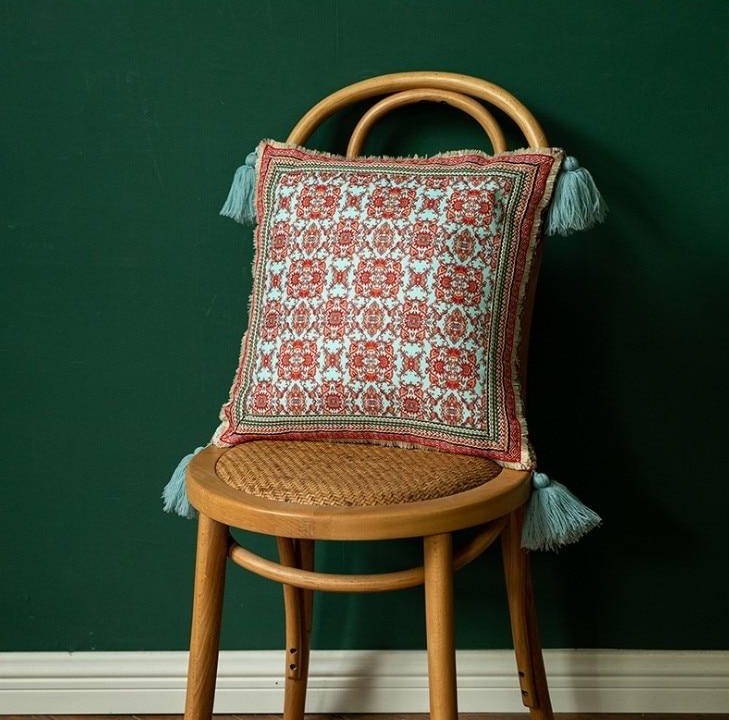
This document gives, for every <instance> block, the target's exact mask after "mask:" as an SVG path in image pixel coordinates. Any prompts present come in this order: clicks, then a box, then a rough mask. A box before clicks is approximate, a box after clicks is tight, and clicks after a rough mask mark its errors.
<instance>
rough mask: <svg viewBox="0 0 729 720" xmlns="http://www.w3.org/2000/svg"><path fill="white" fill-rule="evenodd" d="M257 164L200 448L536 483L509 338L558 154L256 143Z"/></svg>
mask: <svg viewBox="0 0 729 720" xmlns="http://www.w3.org/2000/svg"><path fill="white" fill-rule="evenodd" d="M257 157H258V159H257V165H256V173H257V177H256V183H257V185H256V214H257V218H258V225H257V227H256V230H255V257H254V263H253V290H252V295H251V303H250V312H249V321H248V329H247V332H246V334H245V335H244V337H243V342H242V347H241V355H240V361H239V365H238V370H237V372H236V375H235V378H234V381H233V386H232V388H231V393H230V399H229V401H228V402H227V403H226V404H225V405H224V406H223V409H222V411H221V420H222V423H221V425H220V427H219V428H218V430H217V432H216V433H215V437H214V438H213V443H214V444H216V445H221V446H230V445H235V444H237V443H241V442H246V441H251V440H259V439H279V440H307V439H312V440H314V439H317V440H323V439H332V440H349V441H359V442H375V443H385V444H393V445H402V446H415V447H423V448H432V449H437V450H442V451H448V452H455V453H465V454H470V455H478V456H483V457H488V458H491V459H493V460H495V461H497V462H499V463H500V464H502V465H504V466H506V467H514V468H531V467H533V466H534V457H533V453H532V450H531V447H530V444H529V441H528V436H527V427H526V422H525V419H524V409H523V399H522V395H521V388H520V382H519V367H518V358H519V343H520V325H521V315H522V309H523V306H524V303H525V297H526V290H527V284H528V280H529V272H530V269H531V267H532V264H533V260H534V256H535V250H536V248H537V245H538V242H539V239H540V236H541V222H542V214H543V211H544V210H545V208H546V207H547V205H548V203H549V200H550V196H551V192H552V186H553V183H554V179H555V176H556V173H557V171H558V170H559V166H560V164H561V162H562V157H563V155H562V151H561V150H556V149H539V150H520V151H516V152H512V153H503V154H499V155H494V156H489V155H486V154H484V153H482V152H480V151H475V150H468V151H457V152H449V153H445V154H443V155H437V156H434V157H428V158H376V157H362V158H356V159H346V158H344V157H340V156H334V155H329V154H325V153H321V152H315V151H310V150H306V149H304V148H300V147H296V146H291V145H286V144H282V143H277V142H274V141H264V142H262V143H261V144H260V145H259V147H258V152H257Z"/></svg>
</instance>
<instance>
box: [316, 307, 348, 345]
mask: <svg viewBox="0 0 729 720" xmlns="http://www.w3.org/2000/svg"><path fill="white" fill-rule="evenodd" d="M348 313H349V303H348V302H347V300H345V299H344V298H329V300H327V302H326V305H325V306H324V327H323V328H322V333H323V335H324V337H325V338H327V339H330V340H339V339H341V338H343V337H344V333H345V331H346V328H347V315H348Z"/></svg>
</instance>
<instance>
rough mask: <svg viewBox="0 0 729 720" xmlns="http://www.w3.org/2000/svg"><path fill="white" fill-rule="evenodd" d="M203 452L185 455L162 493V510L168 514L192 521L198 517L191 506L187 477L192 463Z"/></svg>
mask: <svg viewBox="0 0 729 720" xmlns="http://www.w3.org/2000/svg"><path fill="white" fill-rule="evenodd" d="M201 450H202V448H201V447H199V448H197V449H196V450H195V452H193V453H190V454H189V455H185V457H184V458H182V460H180V462H179V464H178V465H177V467H176V468H175V471H174V472H173V473H172V477H171V478H170V481H169V482H168V483H167V485H165V488H164V490H163V491H162V501H163V504H162V509H163V510H164V511H165V512H168V513H175V514H177V515H179V516H180V517H184V518H188V519H192V518H194V517H195V516H196V515H197V512H196V511H195V508H193V507H192V505H190V501H189V500H188V499H187V490H186V489H185V475H186V474H187V466H188V465H189V464H190V461H191V460H192V459H193V458H194V457H195V455H197V454H198V453H199V452H200V451H201Z"/></svg>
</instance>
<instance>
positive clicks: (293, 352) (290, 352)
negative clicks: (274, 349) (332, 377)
mask: <svg viewBox="0 0 729 720" xmlns="http://www.w3.org/2000/svg"><path fill="white" fill-rule="evenodd" d="M318 356H319V353H318V351H317V347H316V342H315V341H314V340H289V341H287V342H283V343H281V352H280V356H279V364H278V367H277V370H278V376H279V377H280V378H281V379H282V380H306V379H311V378H314V377H315V375H316V369H317V358H318Z"/></svg>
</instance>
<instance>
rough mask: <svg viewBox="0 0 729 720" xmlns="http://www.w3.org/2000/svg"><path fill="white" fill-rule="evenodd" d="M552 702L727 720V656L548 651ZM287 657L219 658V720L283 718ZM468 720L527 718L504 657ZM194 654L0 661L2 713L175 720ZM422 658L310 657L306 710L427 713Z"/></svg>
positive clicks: (470, 664) (480, 683)
mask: <svg viewBox="0 0 729 720" xmlns="http://www.w3.org/2000/svg"><path fill="white" fill-rule="evenodd" d="M544 655H545V662H546V665H547V674H548V677H549V685H550V692H551V696H552V703H553V705H554V708H555V710H556V711H557V712H568V713H596V712H610V713H621V712H630V713H641V712H643V713H648V712H650V713H657V712H662V713H673V712H676V713H677V712H684V713H686V712H690V713H699V712H701V713H726V712H728V711H729V652H723V651H722V652H693V651H689V652H686V651H681V652H673V651H669V652H663V651H648V650H645V651H619V650H547V651H545V653H544ZM283 662H284V658H283V653H282V652H277V651H268V650H267V651H246V652H222V653H221V654H220V667H219V672H218V684H217V694H216V701H215V712H218V713H278V712H280V711H281V708H282V702H283V690H282V676H283ZM457 662H458V686H459V691H458V698H459V709H460V710H462V711H463V712H519V711H521V710H523V708H522V706H521V702H520V695H519V689H518V685H517V682H516V678H515V665H514V657H513V654H512V653H511V651H507V650H464V651H459V653H458V661H457ZM186 663H187V653H184V652H122V653H113V652H86V653H0V714H4V715H10V714H34V715H41V714H54V715H61V714H68V713H73V714H117V713H118V714H147V713H148V714H167V713H174V714H178V713H180V712H182V708H183V703H184V692H185V673H186ZM427 706H428V698H427V675H426V661H425V653H424V652H422V651H409V650H403V651H379V650H377V651H356V650H343V651H331V650H318V651H314V652H313V653H312V659H311V675H310V681H309V693H308V696H307V711H309V712H316V713H344V712H346V713H377V712H391V713H397V712H426V711H427Z"/></svg>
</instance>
